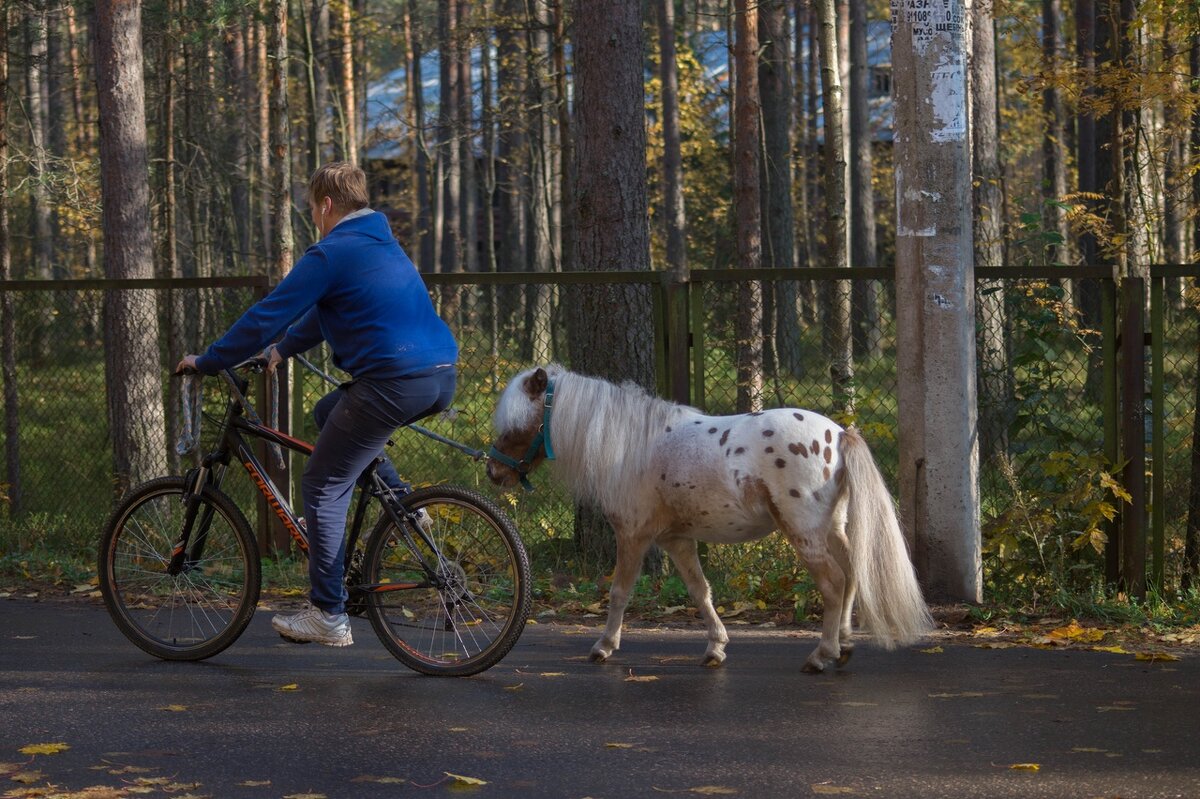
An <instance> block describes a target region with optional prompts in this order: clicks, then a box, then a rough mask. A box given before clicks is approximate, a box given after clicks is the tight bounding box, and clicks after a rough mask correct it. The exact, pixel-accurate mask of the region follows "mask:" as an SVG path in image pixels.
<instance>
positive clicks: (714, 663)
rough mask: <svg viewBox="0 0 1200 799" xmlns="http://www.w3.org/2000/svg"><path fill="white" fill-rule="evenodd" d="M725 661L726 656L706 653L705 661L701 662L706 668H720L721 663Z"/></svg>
mask: <svg viewBox="0 0 1200 799" xmlns="http://www.w3.org/2000/svg"><path fill="white" fill-rule="evenodd" d="M724 662H725V656H724V655H722V656H721V657H717V656H716V655H705V656H704V661H703V662H702V663H701V664H700V665H701V666H703V667H704V668H706V669H719V668H721V664H722V663H724Z"/></svg>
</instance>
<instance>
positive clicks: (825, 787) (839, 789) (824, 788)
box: [812, 782, 854, 794]
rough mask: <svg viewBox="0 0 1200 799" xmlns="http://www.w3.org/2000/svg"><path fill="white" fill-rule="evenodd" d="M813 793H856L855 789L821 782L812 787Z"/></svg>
mask: <svg viewBox="0 0 1200 799" xmlns="http://www.w3.org/2000/svg"><path fill="white" fill-rule="evenodd" d="M812 792H813V793H822V794H835V793H854V789H853V788H847V787H846V786H845V785H829V784H827V783H823V782H819V783H817V784H816V785H814V786H812Z"/></svg>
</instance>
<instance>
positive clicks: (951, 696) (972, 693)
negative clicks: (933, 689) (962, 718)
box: [929, 691, 983, 699]
mask: <svg viewBox="0 0 1200 799" xmlns="http://www.w3.org/2000/svg"><path fill="white" fill-rule="evenodd" d="M977 696H983V694H982V693H981V692H979V691H963V692H962V693H958V694H930V695H929V698H930V699H959V698H963V697H977Z"/></svg>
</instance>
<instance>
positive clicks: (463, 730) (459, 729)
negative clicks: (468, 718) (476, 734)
mask: <svg viewBox="0 0 1200 799" xmlns="http://www.w3.org/2000/svg"><path fill="white" fill-rule="evenodd" d="M446 729H447V730H449V731H450V732H467V731H469V730H470V727H447V728H446Z"/></svg>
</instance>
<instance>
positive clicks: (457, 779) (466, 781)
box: [284, 771, 487, 799]
mask: <svg viewBox="0 0 1200 799" xmlns="http://www.w3.org/2000/svg"><path fill="white" fill-rule="evenodd" d="M444 773H445V775H446V776H447V777H449V778H450V779H452V780H454V784H455V785H487V782H485V781H484V780H481V779H476V778H475V777H464V776H463V775H461V774H451V773H450V772H449V771H447V772H444ZM284 799H287V797H284Z"/></svg>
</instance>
